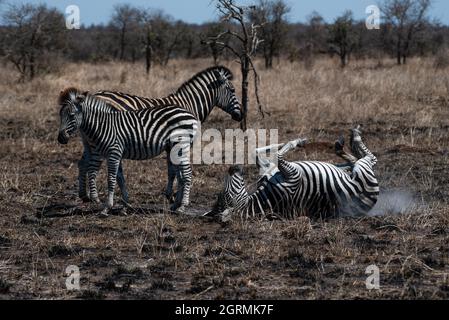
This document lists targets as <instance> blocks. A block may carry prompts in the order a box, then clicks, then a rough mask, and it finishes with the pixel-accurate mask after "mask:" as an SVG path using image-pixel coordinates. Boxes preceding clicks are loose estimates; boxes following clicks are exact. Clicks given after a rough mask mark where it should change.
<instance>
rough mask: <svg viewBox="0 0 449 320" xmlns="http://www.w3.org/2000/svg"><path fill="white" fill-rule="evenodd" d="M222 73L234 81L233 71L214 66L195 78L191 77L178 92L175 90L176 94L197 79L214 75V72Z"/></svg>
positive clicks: (199, 73)
mask: <svg viewBox="0 0 449 320" xmlns="http://www.w3.org/2000/svg"><path fill="white" fill-rule="evenodd" d="M215 71H216V72H221V73H223V74H224V76H225V77H226V78H227V79H228V80H229V81H232V80H233V79H234V74H233V73H232V71H231V70H229V69H228V68H226V67H225V66H214V67H209V68H207V69H205V70H202V71H200V72H198V73H197V74H195V75H194V76H193V77H191V78H190V79H189V80H187V81H186V82H184V83H183V84H182V85H181V86H180V87H179V88H178V89H177V90H175V93H176V92H179V91H181V90H182V89H184V88H185V87H187V86H188V85H190V83H192V82H193V81H194V80H196V79H197V78H199V77H201V76H203V75H204V74H206V73H213V72H215Z"/></svg>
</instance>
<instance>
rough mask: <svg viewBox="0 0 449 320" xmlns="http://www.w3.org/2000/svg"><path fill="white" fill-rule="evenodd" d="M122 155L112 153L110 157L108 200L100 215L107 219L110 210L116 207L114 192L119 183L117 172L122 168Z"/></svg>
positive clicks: (115, 152)
mask: <svg viewBox="0 0 449 320" xmlns="http://www.w3.org/2000/svg"><path fill="white" fill-rule="evenodd" d="M120 160H121V154H120V152H118V151H114V152H112V153H111V154H110V155H109V157H108V199H107V201H106V204H105V207H104V209H103V210H102V211H101V213H100V215H101V216H104V217H106V216H107V215H108V212H109V210H111V209H112V207H113V206H114V190H115V185H116V182H117V172H118V169H119V166H120Z"/></svg>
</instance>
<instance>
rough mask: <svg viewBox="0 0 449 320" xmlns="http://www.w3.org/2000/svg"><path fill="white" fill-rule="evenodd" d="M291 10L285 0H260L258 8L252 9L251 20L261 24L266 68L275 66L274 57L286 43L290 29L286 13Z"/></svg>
mask: <svg viewBox="0 0 449 320" xmlns="http://www.w3.org/2000/svg"><path fill="white" fill-rule="evenodd" d="M290 10H291V9H290V7H289V6H288V5H287V4H286V3H285V2H284V1H283V0H259V2H258V3H257V6H256V8H255V9H254V10H251V11H250V19H251V21H252V22H253V23H254V24H256V25H260V26H261V27H260V28H261V37H262V39H263V43H262V44H261V47H262V49H263V55H264V59H265V67H266V68H272V67H273V58H274V57H275V56H279V54H280V51H281V49H282V47H283V46H284V45H285V42H286V37H287V31H288V22H287V20H286V15H287V14H288V13H289V12H290Z"/></svg>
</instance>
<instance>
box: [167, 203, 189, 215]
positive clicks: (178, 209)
mask: <svg viewBox="0 0 449 320" xmlns="http://www.w3.org/2000/svg"><path fill="white" fill-rule="evenodd" d="M170 211H171V212H173V213H177V214H184V213H185V211H186V207H185V206H183V205H182V206H179V207H178V206H177V205H172V206H171V208H170Z"/></svg>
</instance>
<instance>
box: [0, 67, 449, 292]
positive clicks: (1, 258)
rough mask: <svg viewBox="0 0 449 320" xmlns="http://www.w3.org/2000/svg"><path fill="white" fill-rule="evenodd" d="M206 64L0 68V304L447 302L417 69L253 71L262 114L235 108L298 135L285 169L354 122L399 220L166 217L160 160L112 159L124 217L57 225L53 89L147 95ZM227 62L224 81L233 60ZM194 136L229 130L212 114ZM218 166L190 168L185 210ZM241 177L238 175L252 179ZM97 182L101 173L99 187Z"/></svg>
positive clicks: (428, 123) (447, 226) (427, 72)
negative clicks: (77, 288) (376, 276)
mask: <svg viewBox="0 0 449 320" xmlns="http://www.w3.org/2000/svg"><path fill="white" fill-rule="evenodd" d="M208 63H209V62H208V61H202V60H198V61H173V62H172V63H171V64H170V65H169V66H168V67H167V68H166V69H161V68H155V69H154V70H153V71H152V74H151V75H150V77H148V78H146V77H145V75H144V72H143V67H142V66H141V65H138V64H136V65H131V64H117V63H115V64H106V65H104V64H100V65H88V64H70V65H68V66H66V68H65V69H64V70H62V71H61V72H60V74H54V75H48V76H45V77H42V78H39V79H36V80H34V81H33V82H31V83H25V84H20V83H17V82H16V81H15V79H16V78H15V77H16V75H15V74H14V73H13V72H12V70H10V69H8V68H6V67H5V66H3V67H2V68H1V69H2V70H1V72H0V91H1V92H2V95H1V96H0V140H1V146H2V147H1V149H0V206H1V208H2V215H1V218H0V297H1V298H26V297H27V298H75V297H78V298H89V299H96V298H118V297H135V298H150V299H158V298H193V299H203V298H226V299H231V298H250V299H251V298H287V299H316V298H325V299H335V298H357V297H359V298H417V299H419V298H431V299H447V298H448V288H449V282H448V281H449V280H448V277H447V274H448V273H449V266H448V263H449V260H448V256H447V252H448V246H447V236H448V232H449V205H448V200H447V199H449V190H448V188H447V181H448V179H449V171H448V169H447V168H448V144H449V140H448V139H447V134H448V125H449V108H448V104H449V102H448V99H449V95H448V93H449V92H448V91H449V89H448V88H449V85H448V84H449V74H448V73H447V70H445V69H444V68H439V69H435V67H434V62H433V61H432V60H419V59H416V60H411V61H410V64H409V65H407V66H405V67H397V66H395V65H393V64H392V63H391V62H390V61H382V62H381V63H379V62H378V61H363V62H357V61H354V62H353V63H352V64H351V65H350V66H349V67H348V68H347V69H346V70H344V71H342V70H341V69H339V68H338V67H337V62H336V61H331V60H321V61H317V62H316V63H315V64H314V67H313V68H311V69H305V68H304V67H303V66H302V64H289V63H284V64H283V65H282V66H278V67H276V68H275V69H273V70H271V71H266V70H260V73H261V76H262V87H261V92H262V95H263V96H262V97H263V103H264V105H265V108H266V109H267V110H268V111H270V112H271V116H269V117H265V118H263V119H262V118H261V117H260V116H259V115H258V114H257V112H255V111H252V112H251V114H250V121H249V123H250V124H251V127H254V128H268V129H269V128H277V129H279V136H280V139H281V140H282V141H286V140H288V139H290V138H296V137H298V136H306V137H308V138H310V139H311V140H312V143H311V144H310V145H309V146H307V148H305V150H302V151H298V152H296V153H294V154H292V156H291V157H292V158H295V159H314V160H326V161H338V159H337V158H336V157H335V156H334V155H333V153H332V142H333V141H334V140H335V138H336V137H337V136H338V135H339V134H340V133H342V132H347V130H348V129H349V128H351V127H352V126H353V125H354V124H356V123H361V124H362V125H363V126H364V132H365V139H366V141H367V143H368V145H369V146H370V148H371V149H372V150H373V151H374V152H375V153H376V154H377V155H378V158H379V166H378V176H379V180H380V183H381V187H382V190H383V195H391V194H392V192H393V191H394V192H396V191H397V190H399V191H400V192H402V193H393V196H395V195H399V194H403V193H404V192H405V193H406V194H411V195H412V196H411V197H412V198H413V205H412V206H407V207H406V208H402V209H404V210H400V211H403V212H402V213H401V214H397V213H395V211H397V208H391V210H386V212H385V213H386V214H385V215H383V216H376V217H365V218H363V219H349V218H346V219H337V220H332V221H313V220H312V221H311V220H310V219H308V218H305V217H302V218H299V219H297V220H294V221H277V222H269V221H245V222H242V221H234V222H232V223H230V224H228V225H219V224H217V223H214V222H210V221H204V220H202V219H198V218H193V217H188V216H174V215H170V214H167V213H165V211H164V210H162V211H161V210H159V209H157V208H160V207H161V206H166V205H167V204H166V202H165V200H164V199H163V197H162V196H161V195H160V193H161V190H162V188H163V186H164V185H165V182H166V180H165V179H166V178H165V177H166V174H165V170H166V168H165V161H164V160H163V159H161V158H157V159H155V160H152V161H151V164H150V162H127V163H126V164H125V173H126V176H127V179H128V186H129V189H130V195H131V197H132V201H133V203H134V204H135V205H136V207H139V209H136V210H130V211H128V213H129V214H130V215H129V216H127V217H122V216H118V215H117V216H112V217H110V218H109V219H106V220H100V219H98V218H97V217H96V216H95V215H94V214H91V213H90V210H88V209H87V210H82V211H77V212H76V213H77V214H74V215H65V213H66V212H67V210H66V209H65V208H64V206H70V205H74V204H76V203H77V202H76V201H77V195H76V194H77V181H76V175H77V166H76V161H77V160H78V158H79V157H80V155H81V144H80V143H79V142H72V143H70V144H69V145H68V146H60V145H58V144H57V142H56V135H57V129H58V119H57V111H58V110H57V106H56V98H57V95H58V93H59V91H60V90H62V89H63V88H64V87H67V86H78V87H80V88H81V89H86V90H91V91H95V90H98V89H117V90H121V91H124V92H132V93H135V94H140V95H145V96H163V95H166V94H167V93H169V92H170V91H171V90H173V89H175V88H177V87H178V86H179V84H181V83H182V82H183V81H184V80H186V79H188V78H189V77H191V76H192V74H194V73H195V72H197V71H199V70H201V69H203V68H205V67H208V66H209V65H208ZM230 66H231V68H232V69H233V70H234V72H235V74H236V76H237V80H236V82H237V81H238V80H239V76H238V66H237V65H235V64H230ZM261 69H262V67H261ZM252 101H254V97H252ZM204 127H205V128H210V127H216V128H219V129H225V128H236V127H237V124H236V123H235V122H232V120H230V119H229V117H228V116H227V115H226V114H224V113H222V112H220V111H218V110H217V111H214V112H213V114H212V115H211V117H210V118H209V119H208V121H207V123H206V124H205V126H204ZM226 169H227V167H226V166H224V165H217V166H202V165H201V166H200V165H198V166H195V168H194V188H193V191H192V195H191V199H192V208H194V209H196V210H204V209H205V208H208V207H209V206H210V205H211V203H212V201H214V199H215V193H216V192H218V191H219V190H220V189H221V185H222V179H223V177H224V174H225V171H226ZM250 173H251V174H250V177H249V178H248V179H253V178H254V176H255V173H256V170H250ZM105 181H106V180H105V179H104V173H102V175H101V176H100V178H99V186H100V191H103V190H104V188H105ZM407 204H408V203H407ZM44 207H46V208H44ZM140 207H141V208H140ZM49 208H53V209H52V210H49ZM155 208H156V209H155ZM154 211H156V213H154ZM50 214H52V216H50ZM371 264H376V265H378V266H379V268H380V270H381V290H379V291H368V290H366V289H365V279H366V275H365V269H366V267H367V266H369V265H371ZM68 265H77V266H79V267H80V269H81V276H82V279H81V288H82V291H81V292H69V291H67V290H65V285H64V283H65V278H64V276H65V275H64V270H65V268H66V267H67V266H68Z"/></svg>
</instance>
